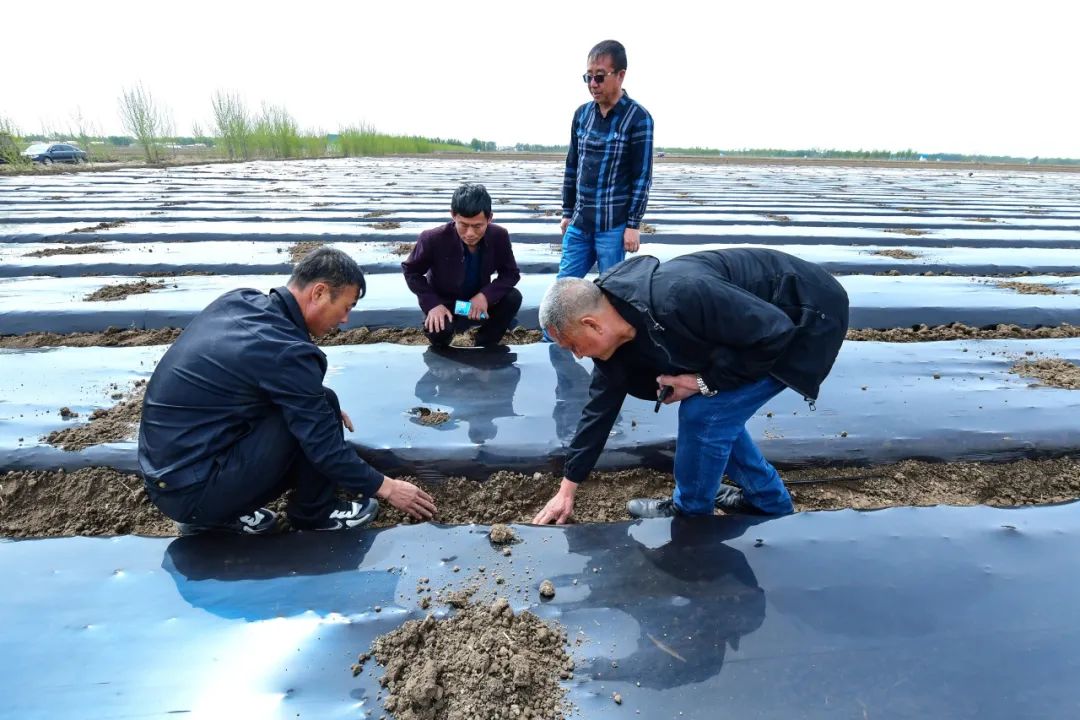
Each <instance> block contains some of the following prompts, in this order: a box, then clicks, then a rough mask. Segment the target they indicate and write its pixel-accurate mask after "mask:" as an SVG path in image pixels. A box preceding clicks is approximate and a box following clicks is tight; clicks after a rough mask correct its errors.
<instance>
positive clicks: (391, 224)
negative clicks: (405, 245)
mask: <svg viewBox="0 0 1080 720" xmlns="http://www.w3.org/2000/svg"><path fill="white" fill-rule="evenodd" d="M368 227H369V228H375V229H376V230H397V229H398V228H399V227H401V223H399V222H398V221H397V220H383V221H382V222H377V223H368Z"/></svg>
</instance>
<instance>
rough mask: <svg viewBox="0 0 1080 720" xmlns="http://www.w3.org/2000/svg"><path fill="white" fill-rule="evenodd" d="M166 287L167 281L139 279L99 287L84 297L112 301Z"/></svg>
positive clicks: (89, 299) (87, 300)
mask: <svg viewBox="0 0 1080 720" xmlns="http://www.w3.org/2000/svg"><path fill="white" fill-rule="evenodd" d="M163 287H165V282H164V281H161V282H156V283H151V282H147V281H146V280H138V281H136V282H133V283H120V284H118V285H106V286H105V287H103V288H98V289H97V290H95V291H94V292H92V293H90V294H89V295H87V296H86V297H84V298H83V300H85V301H86V302H94V301H96V300H104V301H107V302H111V301H114V300H123V299H124V298H126V297H127V296H128V295H143V294H145V293H148V292H153V291H154V290H160V289H162V288H163Z"/></svg>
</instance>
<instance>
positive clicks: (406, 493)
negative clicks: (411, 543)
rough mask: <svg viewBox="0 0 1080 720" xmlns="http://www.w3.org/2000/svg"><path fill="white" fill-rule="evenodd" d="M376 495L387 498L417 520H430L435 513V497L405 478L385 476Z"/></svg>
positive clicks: (381, 498) (382, 498) (387, 500)
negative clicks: (396, 478)
mask: <svg viewBox="0 0 1080 720" xmlns="http://www.w3.org/2000/svg"><path fill="white" fill-rule="evenodd" d="M375 497H377V498H379V499H380V500H385V501H386V502H388V503H390V504H391V505H393V506H394V507H396V508H397V509H398V510H401V511H402V512H405V513H408V514H409V515H411V516H412V517H414V518H416V519H417V520H430V519H431V516H432V515H434V514H435V500H434V498H432V497H431V496H430V495H428V494H427V493H426V492H424V491H423V490H421V489H420V488H418V487H416V486H415V485H413V484H412V483H411V482H406V481H405V480H395V479H394V478H391V477H384V478H383V482H382V485H380V486H379V489H378V491H377V492H376V493H375Z"/></svg>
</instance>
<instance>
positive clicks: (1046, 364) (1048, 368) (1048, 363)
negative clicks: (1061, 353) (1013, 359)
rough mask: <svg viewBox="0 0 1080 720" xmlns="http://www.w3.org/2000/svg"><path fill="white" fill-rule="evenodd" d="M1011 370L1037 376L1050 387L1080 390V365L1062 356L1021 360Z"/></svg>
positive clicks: (1037, 378)
mask: <svg viewBox="0 0 1080 720" xmlns="http://www.w3.org/2000/svg"><path fill="white" fill-rule="evenodd" d="M1009 372H1013V373H1016V374H1017V375H1020V376H1021V377H1030V378H1035V379H1036V380H1038V381H1039V382H1040V383H1041V384H1043V385H1049V386H1050V387H1056V388H1064V389H1066V390H1080V367H1078V366H1077V365H1074V364H1073V363H1071V362H1069V361H1068V360H1062V359H1061V358H1039V359H1038V360H1021V361H1020V362H1018V363H1016V364H1015V365H1013V366H1012V368H1011V369H1010V370H1009Z"/></svg>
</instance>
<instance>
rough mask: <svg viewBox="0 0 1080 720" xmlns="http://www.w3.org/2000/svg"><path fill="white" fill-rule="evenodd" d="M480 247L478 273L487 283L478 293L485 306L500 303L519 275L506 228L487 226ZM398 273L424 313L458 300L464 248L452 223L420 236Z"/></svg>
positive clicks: (463, 266)
mask: <svg viewBox="0 0 1080 720" xmlns="http://www.w3.org/2000/svg"><path fill="white" fill-rule="evenodd" d="M480 243H481V245H482V246H483V248H484V258H483V266H482V267H481V268H480V273H481V277H482V278H483V280H484V281H486V284H485V285H483V286H481V288H480V292H482V293H484V297H486V298H487V301H488V305H494V304H496V303H497V302H499V301H500V300H502V299H503V297H504V296H505V295H506V291H507V290H509V289H510V288H512V287H514V286H515V285H517V283H518V280H520V279H521V273H520V272H519V271H518V266H517V261H516V260H514V250H513V248H512V247H510V233H508V232H507V231H506V228H504V227H500V226H499V225H495V224H494V223H492V224H490V225H488V227H487V232H485V233H484V239H483V240H481V241H480ZM401 270H402V272H404V273H405V282H406V283H407V284H408V286H409V289H410V290H412V291H413V292H414V293H416V295H417V297H419V298H420V309H421V310H423V311H424V313H428V312H431V309H432V308H433V307H435V306H437V305H443V304H447V303H452V302H454V301H455V300H458V299H459V298H458V293H459V292H460V291H461V285H462V283H464V282H465V244H464V243H463V242H462V241H461V237H460V236H459V235H458V234H457V229H456V228H455V227H454V223H453V222H448V223H446V224H445V225H441V226H439V227H437V228H432V229H431V230H425V231H424V232H422V233H420V237H419V238H418V239H417V241H416V245H415V246H414V247H413V249H412V252H411V253H409V257H408V258H406V260H405V262H403V263H401ZM496 272H497V273H498V276H497V277H496V278H495V279H494V280H491V275H492V273H496ZM466 299H467V298H466Z"/></svg>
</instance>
